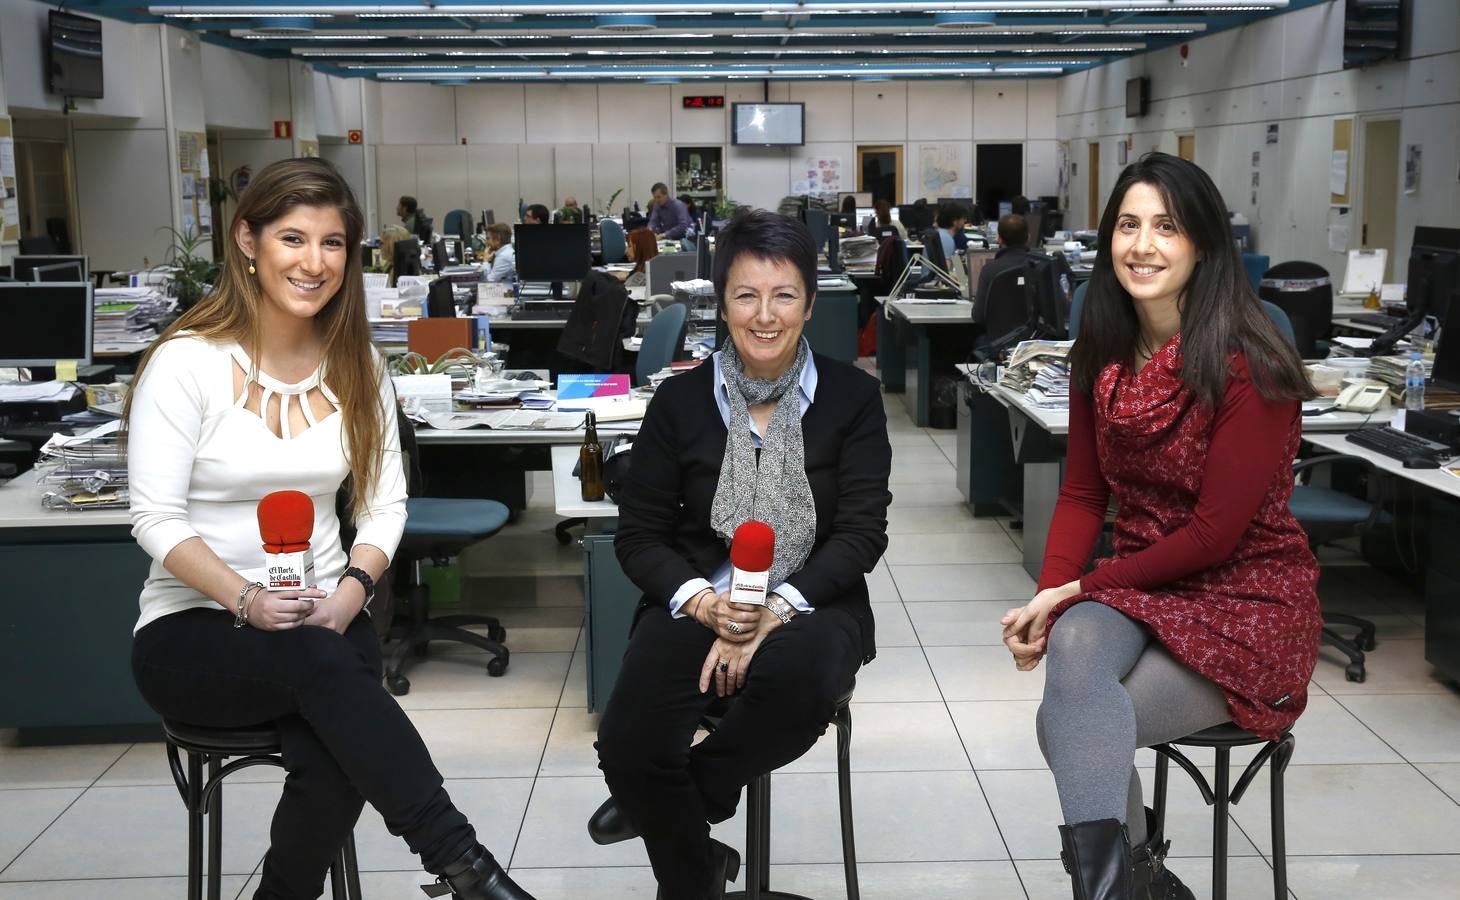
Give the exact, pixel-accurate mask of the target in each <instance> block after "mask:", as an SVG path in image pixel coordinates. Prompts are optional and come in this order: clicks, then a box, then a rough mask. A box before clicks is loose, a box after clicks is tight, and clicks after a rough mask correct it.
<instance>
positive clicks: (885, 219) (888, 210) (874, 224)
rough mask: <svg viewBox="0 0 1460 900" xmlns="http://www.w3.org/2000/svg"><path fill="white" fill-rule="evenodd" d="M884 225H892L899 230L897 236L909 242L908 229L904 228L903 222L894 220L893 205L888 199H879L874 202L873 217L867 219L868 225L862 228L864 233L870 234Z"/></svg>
mask: <svg viewBox="0 0 1460 900" xmlns="http://www.w3.org/2000/svg"><path fill="white" fill-rule="evenodd" d="M883 225H891V226H892V227H893V228H895V229H897V236H898V237H899V238H901V239H902V240H904V241H905V240H907V229H906V228H904V227H903V225H902V223H901V222H899V221H897V220H896V219H894V218H892V204H891V203H889V202H887V199H886V198H883V197H879V198H877V199H876V200H874V201H872V215H871V216H868V217H867V224H866V226H865V227H863V228H862V231H864V232H868V233H870V232H871V231H872V229H874V228H879V227H881V226H883Z"/></svg>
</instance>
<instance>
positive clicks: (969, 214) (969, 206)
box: [938, 197, 973, 221]
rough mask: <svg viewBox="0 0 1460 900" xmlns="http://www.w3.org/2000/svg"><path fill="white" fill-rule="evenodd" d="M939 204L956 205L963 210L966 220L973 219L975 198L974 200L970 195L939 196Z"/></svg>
mask: <svg viewBox="0 0 1460 900" xmlns="http://www.w3.org/2000/svg"><path fill="white" fill-rule="evenodd" d="M938 205H939V206H944V205H947V206H952V207H956V208H957V209H959V210H961V211H962V212H963V218H964V220H965V221H972V219H973V200H972V198H969V197H939V198H938Z"/></svg>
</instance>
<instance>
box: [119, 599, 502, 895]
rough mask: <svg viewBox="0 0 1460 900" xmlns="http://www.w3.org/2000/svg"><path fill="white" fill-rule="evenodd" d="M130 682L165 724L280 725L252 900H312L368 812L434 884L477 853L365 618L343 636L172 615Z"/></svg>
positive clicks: (135, 663)
mask: <svg viewBox="0 0 1460 900" xmlns="http://www.w3.org/2000/svg"><path fill="white" fill-rule="evenodd" d="M132 672H133V675H134V677H135V678H136V680H137V687H138V689H139V690H140V691H141V693H142V697H143V698H144V699H145V700H146V701H147V703H148V704H149V705H151V706H152V708H153V709H155V710H157V712H158V713H160V714H161V715H163V716H164V717H166V718H175V719H178V720H180V721H184V722H188V723H191V724H194V725H203V726H210V727H214V728H237V727H244V726H249V725H258V724H260V723H263V722H274V723H276V724H277V725H278V728H279V733H280V737H281V738H282V746H283V756H284V768H285V770H286V772H287V773H288V774H287V776H286V778H285V780H284V793H283V796H282V797H281V798H280V799H279V805H278V807H277V808H276V809H275V810H274V820H273V825H272V828H271V829H270V832H269V852H268V854H267V855H266V856H265V857H264V866H263V872H262V874H261V880H260V886H259V890H258V893H257V894H255V895H254V896H255V897H256V898H261V900H262V898H271V900H272V898H281V900H282V898H295V897H300V898H305V897H307V898H315V897H318V896H319V895H320V894H321V892H322V891H323V890H324V875H325V872H326V871H327V870H328V869H329V864H330V860H331V859H332V858H333V856H334V855H335V854H336V853H337V852H338V851H339V848H340V845H341V844H342V843H344V840H345V836H346V835H347V834H348V833H349V832H350V830H351V829H352V828H354V827H355V820H356V819H357V818H359V815H360V810H361V808H362V806H363V805H364V804H365V802H367V801H368V802H369V803H370V804H371V805H372V806H374V807H375V808H376V810H378V811H379V812H380V815H381V817H382V818H384V819H385V824H386V827H387V828H389V829H390V832H391V834H394V835H397V836H400V837H404V838H405V840H406V843H407V844H408V845H409V846H410V848H411V851H412V852H413V853H416V854H418V855H419V856H420V857H421V861H422V864H423V865H424V866H425V868H426V869H427V870H428V871H438V872H439V871H440V868H441V867H442V866H444V865H446V864H447V863H450V862H452V861H453V860H455V859H456V858H457V857H458V856H460V855H461V854H462V853H465V852H466V851H467V850H468V849H470V848H471V847H472V846H473V845H474V844H475V843H476V833H475V832H474V831H473V830H472V827H471V825H470V823H468V822H467V820H466V816H464V815H463V814H462V813H461V812H460V811H459V810H457V808H456V807H455V806H453V805H452V803H451V798H450V797H448V796H447V794H446V789H445V787H444V786H443V784H442V780H441V773H439V772H437V771H436V766H435V765H434V764H433V763H432V762H431V755H430V753H428V752H427V750H426V745H425V744H424V743H423V742H422V741H421V736H420V735H419V734H418V733H417V732H416V729H415V726H413V725H412V724H411V721H410V719H408V718H406V714H405V713H404V712H403V711H402V710H401V708H400V706H399V705H397V703H396V702H395V698H393V697H391V696H390V695H389V694H387V693H386V692H385V689H384V688H383V687H382V686H381V684H380V676H381V656H380V641H379V639H378V638H377V637H376V635H375V631H374V629H373V628H372V626H371V624H370V618H369V616H367V615H365V614H364V613H361V614H360V615H359V616H357V617H356V618H355V621H353V622H351V623H350V627H349V628H347V629H346V630H345V633H344V634H343V635H340V634H336V633H335V632H334V631H332V630H330V629H328V628H319V627H315V626H312V625H310V626H304V627H301V628H293V629H290V630H288V631H260V630H258V629H255V628H249V627H244V628H234V627H233V616H232V615H231V614H229V613H228V612H227V611H225V610H221V609H217V610H214V609H190V610H185V611H183V612H179V613H173V614H172V615H169V616H164V617H163V618H161V619H158V620H156V621H155V622H151V623H149V624H148V625H147V626H146V627H144V628H143V629H142V630H141V631H139V632H138V633H137V635H136V637H135V638H134V639H133V641H132Z"/></svg>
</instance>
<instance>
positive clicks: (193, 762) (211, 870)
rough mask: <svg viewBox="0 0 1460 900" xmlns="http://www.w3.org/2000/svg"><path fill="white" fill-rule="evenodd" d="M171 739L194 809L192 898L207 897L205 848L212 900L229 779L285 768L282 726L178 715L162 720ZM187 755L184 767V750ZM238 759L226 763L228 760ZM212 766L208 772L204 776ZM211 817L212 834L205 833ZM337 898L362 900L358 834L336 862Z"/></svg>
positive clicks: (177, 773) (219, 871)
mask: <svg viewBox="0 0 1460 900" xmlns="http://www.w3.org/2000/svg"><path fill="white" fill-rule="evenodd" d="M162 733H163V737H164V738H165V739H166V741H167V764H168V767H169V768H170V769H171V770H172V780H173V783H174V784H176V785H177V792H178V793H179V794H181V795H182V800H183V804H184V805H185V806H186V807H187V810H188V878H187V880H188V888H187V897H188V900H202V897H203V883H204V876H203V852H204V850H205V849H206V850H207V854H208V869H207V872H208V874H207V889H208V900H219V896H220V894H221V891H222V876H223V779H225V778H227V777H228V776H229V775H232V774H233V773H234V772H237V771H239V770H240V769H247V768H249V767H251V766H278V767H279V768H283V767H284V758H283V755H282V750H283V748H282V745H281V743H280V739H279V730H278V729H277V728H276V727H275V726H274V725H273V724H272V723H269V724H264V725H255V726H252V727H248V728H205V727H203V726H200V725H189V724H187V723H185V722H177V721H174V720H172V719H163V720H162ZM183 753H185V754H187V763H186V766H184V763H183V761H182V759H181V758H180V754H183ZM229 758H233V762H230V763H228V764H227V765H223V760H225V759H229ZM204 766H207V768H208V775H207V778H206V779H205V778H204V776H203V767H204ZM205 819H206V820H207V824H208V836H207V839H206V840H205V839H204V837H203V823H204V820H205ZM330 889H331V897H332V898H333V900H360V898H361V894H360V867H359V864H358V863H357V861H356V859H355V836H354V834H353V833H352V834H351V835H350V836H349V837H347V838H346V839H345V844H344V846H342V847H341V848H340V852H339V854H338V855H337V856H336V857H335V860H334V862H332V863H331V864H330Z"/></svg>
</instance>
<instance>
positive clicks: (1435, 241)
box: [1404, 225, 1460, 326]
mask: <svg viewBox="0 0 1460 900" xmlns="http://www.w3.org/2000/svg"><path fill="white" fill-rule="evenodd" d="M1457 298H1460V228H1434V227H1430V226H1425V225H1417V226H1415V229H1414V242H1413V244H1412V245H1411V249H1410V251H1409V271H1408V274H1407V276H1406V278H1405V287H1404V304H1405V306H1407V307H1408V308H1409V311H1410V312H1411V313H1417V312H1422V313H1423V314H1424V315H1427V316H1434V317H1435V318H1436V319H1439V321H1440V325H1441V326H1444V325H1445V320H1446V317H1447V316H1448V314H1449V312H1450V307H1451V305H1452V304H1453V303H1454V302H1455V300H1456V299H1457Z"/></svg>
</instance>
